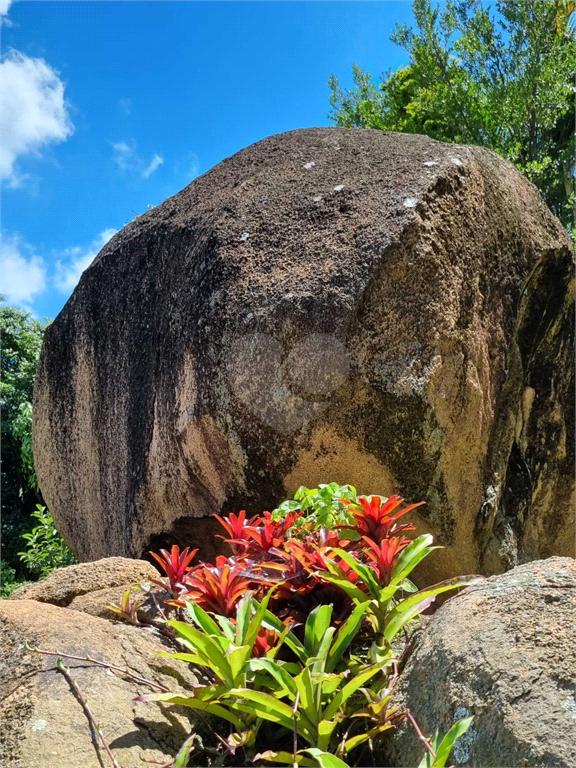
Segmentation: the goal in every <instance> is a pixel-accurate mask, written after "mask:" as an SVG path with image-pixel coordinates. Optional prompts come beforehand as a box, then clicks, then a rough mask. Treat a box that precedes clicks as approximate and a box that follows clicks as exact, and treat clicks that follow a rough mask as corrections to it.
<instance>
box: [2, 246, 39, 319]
mask: <svg viewBox="0 0 576 768" xmlns="http://www.w3.org/2000/svg"><path fill="white" fill-rule="evenodd" d="M0 262H1V274H2V280H1V283H2V284H1V286H0V293H2V294H3V295H4V297H5V298H6V301H7V302H8V303H9V304H16V305H19V306H21V307H23V308H25V309H30V303H31V302H32V301H33V299H34V297H35V296H36V295H37V294H39V293H42V291H43V290H44V288H45V287H46V266H45V264H44V260H43V259H42V258H41V257H40V256H36V255H35V254H34V253H33V251H32V248H31V247H30V246H29V245H28V244H27V243H25V242H24V241H23V240H22V238H21V237H19V236H18V235H14V236H12V237H8V236H3V237H2V240H1V241H0Z"/></svg>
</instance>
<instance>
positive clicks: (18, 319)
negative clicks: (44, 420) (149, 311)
mask: <svg viewBox="0 0 576 768" xmlns="http://www.w3.org/2000/svg"><path fill="white" fill-rule="evenodd" d="M0 329H1V332H2V356H1V361H2V381H1V384H0V396H1V406H2V560H3V561H5V562H7V564H8V565H9V566H11V567H12V568H14V569H15V570H16V571H17V572H18V573H19V574H20V575H25V572H24V568H23V565H22V563H21V561H20V559H19V558H18V554H17V553H18V551H19V550H21V549H22V547H23V542H22V540H21V538H20V537H21V536H22V534H23V533H25V532H27V531H29V530H30V528H31V527H32V513H33V511H34V510H35V507H36V505H37V504H38V503H39V502H40V501H41V497H40V493H39V490H38V485H37V481H36V475H35V472H34V461H33V458H32V429H31V427H32V394H33V389H34V377H35V375H36V364H37V362H38V356H39V354H40V348H41V346H42V338H43V336H44V331H45V329H46V324H45V323H43V322H40V321H39V320H35V319H34V318H33V317H32V316H31V315H30V313H28V312H23V311H22V310H20V309H17V308H15V307H9V306H2V307H0Z"/></svg>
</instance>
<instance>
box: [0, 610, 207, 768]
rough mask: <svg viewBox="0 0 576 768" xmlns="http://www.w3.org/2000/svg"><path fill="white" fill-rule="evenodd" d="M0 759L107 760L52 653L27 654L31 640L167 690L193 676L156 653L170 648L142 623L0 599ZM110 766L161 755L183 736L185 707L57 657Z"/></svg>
mask: <svg viewBox="0 0 576 768" xmlns="http://www.w3.org/2000/svg"><path fill="white" fill-rule="evenodd" d="M0 615H1V618H2V666H1V671H2V689H1V691H2V693H1V696H2V698H1V704H0V713H1V716H2V724H3V725H2V756H1V758H0V763H1V765H2V766H5V768H101V766H103V765H109V764H110V761H109V758H108V757H107V755H106V754H105V753H104V751H103V749H102V748H101V745H100V744H99V742H98V740H97V737H96V735H95V734H91V732H90V727H89V724H88V721H87V719H86V717H85V715H84V712H83V710H82V708H81V705H80V703H79V702H78V701H77V699H76V698H75V696H74V695H73V693H72V692H71V690H70V688H69V686H68V683H67V682H66V680H65V679H64V677H63V676H62V674H61V673H59V672H58V671H57V670H56V663H55V662H56V659H55V658H49V657H45V656H40V655H38V654H33V653H30V652H27V651H25V650H24V649H23V642H24V640H28V642H29V643H30V644H31V645H32V646H38V647H41V648H44V649H47V650H57V651H60V652H66V653H71V654H73V655H79V656H85V655H87V654H90V655H91V656H93V657H94V658H97V659H101V660H104V661H107V662H110V663H112V664H117V665H119V666H123V667H125V666H126V665H128V667H130V668H131V669H133V670H134V671H135V672H137V673H138V674H140V675H142V676H143V677H145V678H147V679H149V680H152V681H155V682H157V683H160V684H161V685H164V686H165V687H168V688H170V690H175V691H179V690H182V691H184V690H189V689H190V688H191V687H192V685H194V684H195V683H197V680H196V678H195V677H194V676H193V675H192V673H191V672H190V670H189V668H188V666H187V665H186V664H184V663H182V662H180V661H175V660H172V659H167V658H156V655H157V654H158V653H160V652H162V651H168V652H170V651H171V650H173V649H171V648H170V647H167V646H166V645H165V644H164V643H163V641H162V639H161V638H160V636H157V635H155V634H153V633H152V632H151V631H150V630H147V629H140V628H135V627H131V626H127V625H122V624H111V623H110V622H108V621H106V620H104V619H98V618H95V617H93V616H88V615H86V614H82V613H78V612H77V611H71V610H69V609H67V608H60V607H57V606H54V605H49V604H43V605H39V604H38V602H36V601H32V600H18V601H12V600H2V602H1V603H0ZM66 663H67V665H68V666H69V667H70V668H71V669H72V675H73V677H74V678H75V679H76V680H77V682H78V685H79V687H80V689H81V690H82V692H83V694H84V695H85V696H86V697H87V698H88V699H89V704H90V707H91V709H92V711H93V713H94V716H95V718H96V720H97V722H98V723H99V724H100V725H101V727H102V730H103V732H104V734H105V736H106V738H107V741H108V743H109V744H110V746H111V748H112V750H113V752H114V753H115V755H116V758H117V760H118V762H119V763H120V765H123V766H127V767H128V766H129V767H130V768H136V767H137V766H142V768H144V766H146V765H150V763H147V762H146V761H147V760H157V761H160V762H167V761H168V760H169V759H170V758H172V757H173V756H174V755H175V753H176V750H177V749H178V747H179V746H180V745H181V743H182V742H183V741H184V739H185V738H186V736H187V735H188V734H189V733H190V730H191V725H190V721H189V719H188V715H187V712H186V710H185V709H183V708H179V707H172V706H166V705H159V704H156V703H147V704H145V703H137V702H134V701H133V699H134V697H135V696H137V695H139V694H142V693H149V692H150V691H151V689H150V688H149V687H147V686H145V685H140V684H138V683H136V682H134V681H132V680H130V679H129V678H126V677H123V676H121V675H119V674H116V673H114V672H111V671H107V670H105V669H102V668H98V667H95V666H94V665H91V664H87V663H83V662H75V661H67V662H66Z"/></svg>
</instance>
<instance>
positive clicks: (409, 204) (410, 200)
mask: <svg viewBox="0 0 576 768" xmlns="http://www.w3.org/2000/svg"><path fill="white" fill-rule="evenodd" d="M417 205H418V200H417V199H416V198H415V197H407V198H406V200H404V208H416V206H417Z"/></svg>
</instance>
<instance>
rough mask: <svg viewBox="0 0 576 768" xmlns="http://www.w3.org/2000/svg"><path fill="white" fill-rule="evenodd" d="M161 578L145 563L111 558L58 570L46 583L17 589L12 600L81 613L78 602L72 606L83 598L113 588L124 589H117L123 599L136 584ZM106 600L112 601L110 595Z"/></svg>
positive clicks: (47, 578)
mask: <svg viewBox="0 0 576 768" xmlns="http://www.w3.org/2000/svg"><path fill="white" fill-rule="evenodd" d="M159 578H160V574H159V573H158V571H157V570H156V568H154V566H153V565H150V563H147V562H146V561H145V560H130V559H129V558H126V557H107V558H104V559H102V560H98V561H97V562H93V563H80V564H79V565H69V566H67V567H66V568H58V569H57V570H56V571H53V572H52V573H51V574H50V575H49V576H47V577H46V578H45V579H42V581H36V582H33V583H32V584H25V585H24V586H22V587H19V588H18V589H16V590H14V592H12V594H11V596H10V599H11V600H37V601H39V602H41V603H52V604H53V605H60V606H70V607H75V609H76V610H79V609H78V603H77V604H76V606H73V605H72V604H73V603H74V602H76V601H77V600H79V599H80V596H81V595H87V594H90V593H94V592H98V591H100V590H108V589H110V588H111V587H121V588H122V589H121V590H116V591H115V593H114V594H115V595H116V594H117V593H118V591H119V593H120V597H121V596H122V593H123V591H124V590H125V589H127V588H128V587H129V586H131V585H132V584H140V583H141V582H143V581H145V582H148V581H150V579H159ZM97 599H98V598H97ZM103 599H105V600H106V602H110V601H109V600H108V596H106V597H105V598H103ZM80 610H82V609H80ZM88 613H92V611H88Z"/></svg>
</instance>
